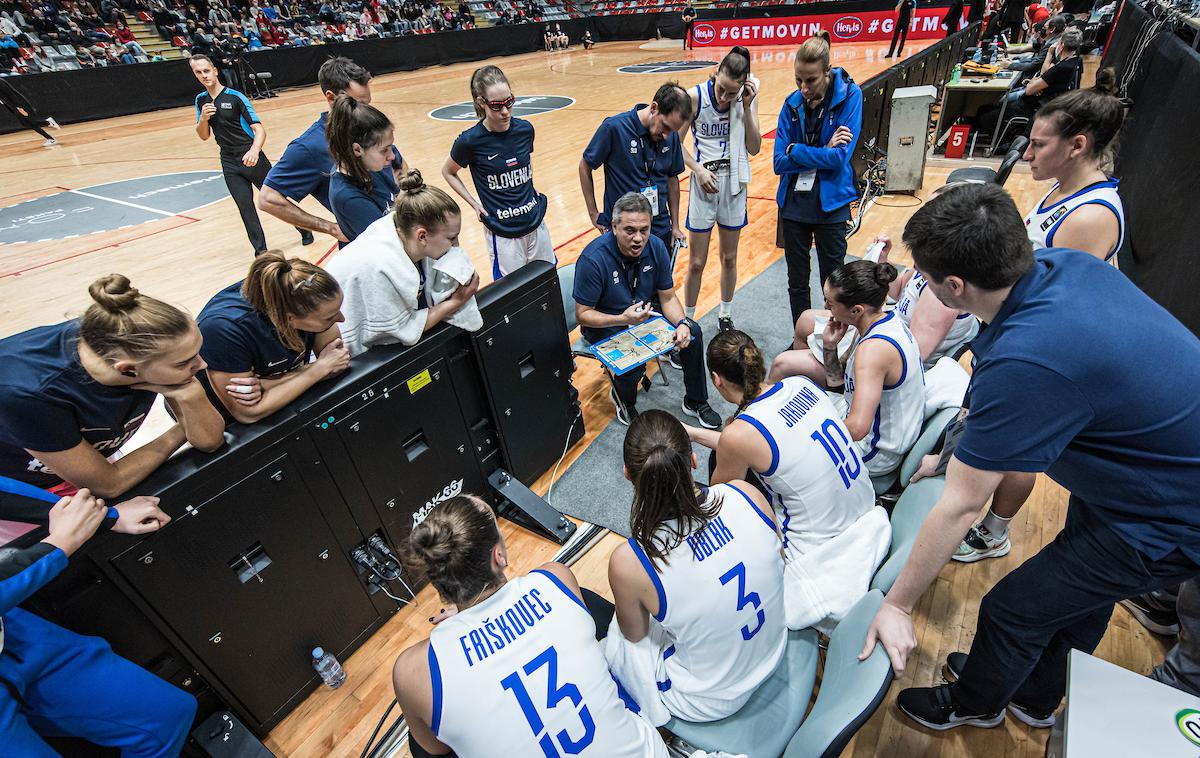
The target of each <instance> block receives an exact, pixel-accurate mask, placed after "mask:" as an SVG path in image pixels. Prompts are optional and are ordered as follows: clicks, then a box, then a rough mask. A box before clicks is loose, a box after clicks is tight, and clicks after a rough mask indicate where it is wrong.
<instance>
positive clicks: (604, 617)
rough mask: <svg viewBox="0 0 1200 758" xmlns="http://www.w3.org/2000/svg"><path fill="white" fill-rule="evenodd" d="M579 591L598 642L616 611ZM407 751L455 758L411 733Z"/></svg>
mask: <svg viewBox="0 0 1200 758" xmlns="http://www.w3.org/2000/svg"><path fill="white" fill-rule="evenodd" d="M579 589H580V590H582V591H583V604H584V605H585V606H587V610H588V613H590V614H592V620H593V621H595V622H596V641H597V642H598V641H600V640H602V639H604V638H605V637H606V636H608V626H609V624H611V623H612V617H613V614H614V613H615V612H616V610H617V609H616V608H615V607H614V606H613V604H612V603H610V602H608V601H607V600H605V599H604V598H602V597H600V596H599V595H597V594H596V593H595V592H592V591H591V590H589V589H588V588H587V587H580V588H579ZM408 751H409V752H410V753H411V754H412V758H455V756H456V755H457V754H456V753H455V752H454V751H450V752H449V753H444V754H442V755H440V756H435V755H434V754H433V753H431V752H429V751H428V750H426V749H425V748H423V747H421V746H420V745H419V744H417V741H416V740H414V739H413V737H412V733H411V732H410V733H409V735H408Z"/></svg>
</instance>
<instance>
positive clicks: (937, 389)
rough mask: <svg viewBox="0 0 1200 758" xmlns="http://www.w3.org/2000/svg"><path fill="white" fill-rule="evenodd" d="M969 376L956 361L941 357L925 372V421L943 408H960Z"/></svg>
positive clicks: (969, 381)
mask: <svg viewBox="0 0 1200 758" xmlns="http://www.w3.org/2000/svg"><path fill="white" fill-rule="evenodd" d="M970 383H971V375H970V374H968V373H967V372H966V369H964V368H963V367H962V366H960V365H959V364H958V361H956V360H954V359H953V358H951V357H950V356H948V355H943V356H942V357H941V358H939V359H938V362H937V363H935V364H933V368H931V369H929V370H927V371H926V372H925V420H926V421H928V420H929V419H930V418H931V417H932V416H933V414H935V413H937V412H938V411H940V410H941V409H943V408H961V407H962V404H963V399H964V398H965V397H966V395H967V385H969V384H970Z"/></svg>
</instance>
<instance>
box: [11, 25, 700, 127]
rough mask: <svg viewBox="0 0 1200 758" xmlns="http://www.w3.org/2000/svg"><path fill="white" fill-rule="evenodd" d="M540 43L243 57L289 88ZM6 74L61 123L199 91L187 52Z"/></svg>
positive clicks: (366, 45)
mask: <svg viewBox="0 0 1200 758" xmlns="http://www.w3.org/2000/svg"><path fill="white" fill-rule="evenodd" d="M559 23H560V24H562V27H563V30H564V31H565V32H566V33H567V34H568V35H569V36H570V37H571V39H572V40H573V41H576V42H577V41H578V40H579V39H580V38H581V37H582V36H583V32H584V30H586V29H590V30H591V32H592V36H593V37H594V38H595V39H596V40H598V41H605V42H607V41H614V40H637V39H650V38H653V37H655V36H657V34H658V33H659V32H661V33H662V34H663V35H664V36H668V37H676V38H682V37H683V20H682V16H681V15H680V14H679V13H677V12H672V13H645V14H636V15H632V14H631V15H628V16H598V17H593V18H583V19H570V20H567V21H560V22H559ZM543 44H544V42H543V40H542V25H541V24H518V25H515V26H497V27H489V28H486V29H468V30H465V31H458V32H439V33H437V34H421V35H414V36H407V37H391V38H388V39H371V40H359V41H357V42H335V43H333V44H329V45H317V46H315V47H291V48H278V49H274V50H262V51H259V52H255V53H250V54H248V55H247V56H246V60H247V62H248V64H249V65H250V67H251V68H253V69H254V70H255V71H258V72H264V71H269V72H270V73H271V77H272V78H271V80H270V81H271V86H272V87H274V88H287V87H299V86H305V85H309V84H314V83H316V81H317V69H319V68H320V67H321V64H322V63H323V62H325V60H327V59H328V58H331V57H333V56H338V55H345V56H348V57H350V58H353V59H354V60H356V61H357V62H359V63H360V64H362V65H363V66H365V67H366V68H367V70H368V71H371V72H372V73H374V74H385V73H391V72H395V71H413V70H415V69H419V68H425V67H428V66H436V65H447V64H450V63H460V62H463V61H481V60H485V59H488V58H493V57H498V56H504V55H515V54H518V53H528V52H533V51H535V50H540V49H541V48H542V46H543ZM7 81H8V82H9V84H12V85H13V86H14V87H15V88H16V89H17V90H19V91H20V92H21V93H22V94H23V95H25V96H26V97H27V98H28V99H29V100H30V102H32V103H33V105H34V107H35V108H36V109H37V110H38V112H39V113H40V114H42V115H44V116H53V117H54V118H55V119H57V120H58V121H59V122H61V123H64V124H73V123H78V122H80V121H92V120H95V119H101V118H111V117H114V116H127V115H129V114H132V113H145V112H147V111H154V110H160V109H163V108H176V107H179V106H183V105H190V104H191V103H193V102H194V101H195V98H196V94H197V93H198V92H199V91H200V85H199V84H197V83H196V78H195V77H194V76H193V75H192V72H191V68H190V66H189V65H188V62H187V61H186V60H183V61H164V62H160V63H139V64H135V65H128V66H111V67H102V68H94V69H80V70H76V71H55V72H51V73H42V74H22V75H21V76H15V77H10V78H8V79H7ZM464 91H465V84H464ZM463 99H465V97H464V98H463ZM20 128H21V126H20V124H19V122H18V121H17V120H16V119H15V118H14V117H13V116H12V114H10V113H9V112H8V111H7V110H4V109H0V134H2V133H6V132H11V131H16V130H17V129H20Z"/></svg>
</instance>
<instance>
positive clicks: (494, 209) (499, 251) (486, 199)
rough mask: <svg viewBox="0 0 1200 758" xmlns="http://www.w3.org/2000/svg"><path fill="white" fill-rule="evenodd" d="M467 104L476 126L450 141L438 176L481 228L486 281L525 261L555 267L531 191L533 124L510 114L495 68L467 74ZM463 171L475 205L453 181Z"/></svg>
mask: <svg viewBox="0 0 1200 758" xmlns="http://www.w3.org/2000/svg"><path fill="white" fill-rule="evenodd" d="M471 99H472V100H473V101H474V105H475V115H477V116H479V123H477V124H475V126H473V127H471V128H470V129H467V130H466V131H465V132H463V133H462V134H460V135H458V138H457V139H455V140H454V146H453V147H451V148H450V157H449V158H447V159H446V164H445V165H444V166H442V176H443V177H444V178H445V179H446V183H447V184H449V185H450V187H451V188H452V189H453V190H454V191H455V192H457V193H458V195H459V197H461V198H462V199H463V200H466V201H467V203H469V204H470V206H471V207H472V208H474V209H475V213H477V214H478V215H479V220H480V221H481V222H482V223H483V242H484V244H485V245H486V246H487V248H488V249H489V250H490V251H491V254H492V278H493V279H499V278H501V277H503V276H507V275H508V274H511V273H512V272H513V271H516V270H517V269H519V268H520V267H522V266H524V265H525V264H526V263H529V262H530V261H549V262H550V263H558V258H556V257H555V255H554V245H553V243H551V242H550V229H549V227H547V226H546V221H545V219H546V196H545V195H543V194H542V193H540V192H538V191H537V190H536V189H534V187H533V160H532V159H533V138H534V132H533V124H531V123H529V122H528V121H526V120H525V119H523V118H515V117H514V116H513V115H512V109H513V103H515V102H516V98H514V97H513V93H512V89H511V88H510V87H509V84H508V78H507V77H505V76H504V72H503V71H501V70H500V69H499V68H497V67H496V66H484V67H483V68H479V69H476V70H475V73H474V74H472V75H471ZM468 166H469V167H470V168H471V180H472V182H474V184H475V192H477V193H478V194H479V199H478V200H476V199H475V198H474V197H472V195H471V192H470V191H469V190H468V189H467V187H466V185H464V184H463V181H462V179H460V178H459V176H458V172H459V171H462V170H463V169H464V168H467V167H468Z"/></svg>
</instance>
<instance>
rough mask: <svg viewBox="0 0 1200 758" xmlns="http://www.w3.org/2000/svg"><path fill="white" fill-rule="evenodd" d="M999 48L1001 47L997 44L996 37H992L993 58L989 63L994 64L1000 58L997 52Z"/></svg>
mask: <svg viewBox="0 0 1200 758" xmlns="http://www.w3.org/2000/svg"><path fill="white" fill-rule="evenodd" d="M999 49H1000V48H999V47H997V46H996V38H995V37H992V58H991V60H989V61H988V63H990V64H992V65H993V66H994V65H996V61H997V60H998V59H999V53H998V52H997V51H998V50H999Z"/></svg>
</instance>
